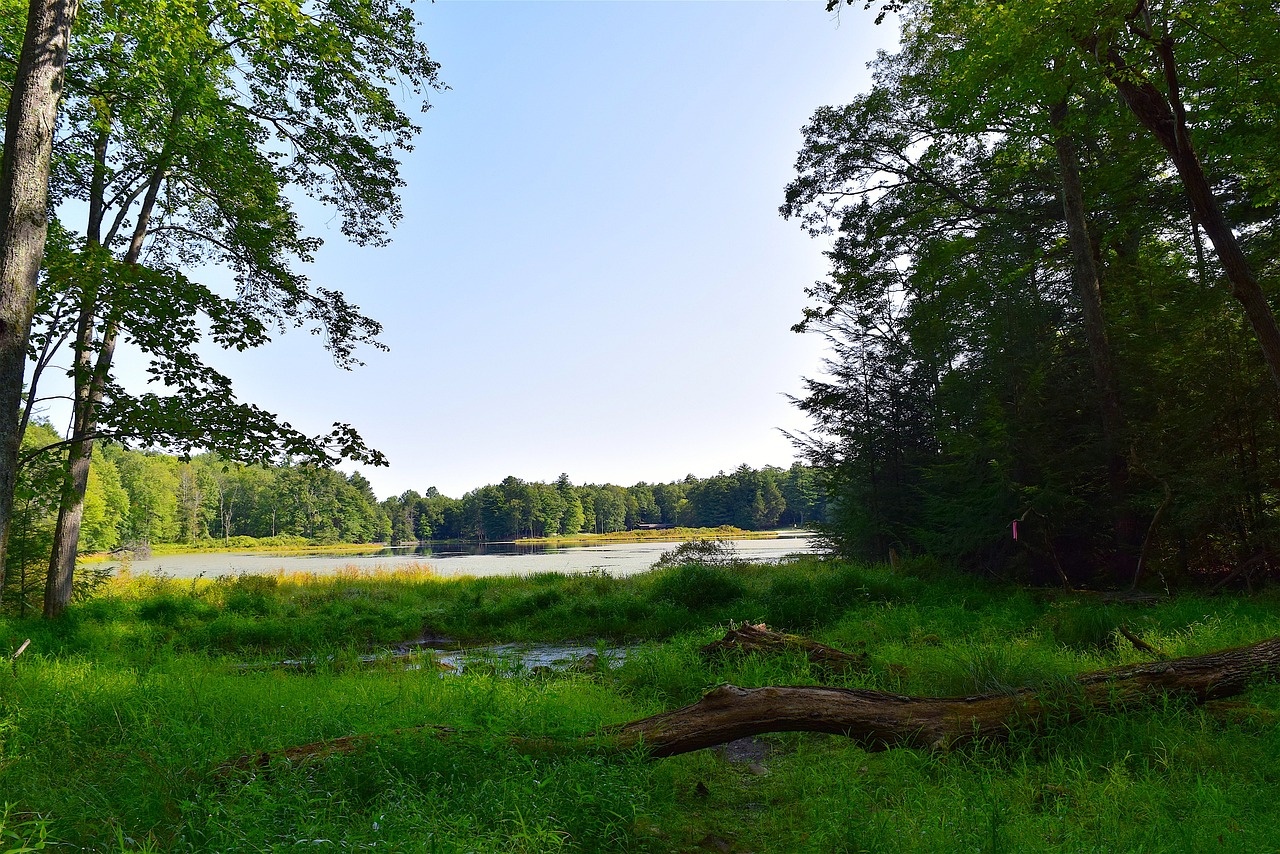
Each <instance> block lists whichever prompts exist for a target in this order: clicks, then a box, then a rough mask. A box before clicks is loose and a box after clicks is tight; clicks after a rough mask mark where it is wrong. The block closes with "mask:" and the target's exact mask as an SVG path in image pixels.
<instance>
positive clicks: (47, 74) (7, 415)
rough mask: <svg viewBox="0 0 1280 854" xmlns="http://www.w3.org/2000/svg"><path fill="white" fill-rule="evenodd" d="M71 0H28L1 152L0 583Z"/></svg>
mask: <svg viewBox="0 0 1280 854" xmlns="http://www.w3.org/2000/svg"><path fill="white" fill-rule="evenodd" d="M76 11H77V2H76V0H30V3H29V5H28V7H27V26H26V32H25V35H24V36H23V41H22V53H21V55H20V56H19V58H18V67H17V69H16V71H15V74H14V80H13V89H12V91H11V93H10V97H9V109H8V112H7V114H6V116H5V136H4V156H3V159H2V160H0V590H3V582H4V557H5V547H6V545H7V543H8V539H9V528H10V523H11V521H12V513H13V490H14V487H15V485H16V483H17V474H18V450H19V447H20V445H21V442H22V437H21V434H20V433H19V432H18V420H19V419H18V413H19V410H20V408H21V405H22V380H23V374H24V372H25V367H26V361H27V341H28V338H29V336H30V334H31V317H32V315H33V314H34V312H35V300H36V282H37V280H38V277H39V274H40V264H41V262H42V261H43V259H44V245H45V238H46V236H47V234H48V208H49V164H50V158H51V157H52V152H53V127H54V122H55V120H56V118H57V113H58V101H59V99H60V97H61V95H62V78H63V70H64V69H65V67H66V62H67V45H68V42H69V40H70V37H71V26H72V24H73V23H74V21H75V17H76Z"/></svg>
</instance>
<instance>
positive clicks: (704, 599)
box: [650, 563, 746, 611]
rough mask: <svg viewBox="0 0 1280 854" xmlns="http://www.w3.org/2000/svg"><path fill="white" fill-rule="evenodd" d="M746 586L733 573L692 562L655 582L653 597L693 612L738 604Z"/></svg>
mask: <svg viewBox="0 0 1280 854" xmlns="http://www.w3.org/2000/svg"><path fill="white" fill-rule="evenodd" d="M745 593H746V586H745V585H744V584H743V583H742V582H741V581H740V580H739V579H737V578H735V577H734V576H733V574H732V573H730V572H729V570H726V569H722V568H720V567H717V566H706V565H705V564H700V563H688V564H684V565H683V566H676V567H674V568H672V569H668V570H665V571H663V572H662V573H661V574H660V575H659V576H658V577H657V579H655V581H654V583H653V588H652V590H651V592H650V596H651V597H652V598H653V600H654V601H656V602H668V603H670V604H672V605H680V606H681V607H684V608H688V609H690V610H694V611H696V610H701V609H703V608H709V607H712V606H714V605H727V604H729V603H730V602H736V601H737V600H739V599H741V598H742V597H743V595H744V594H745Z"/></svg>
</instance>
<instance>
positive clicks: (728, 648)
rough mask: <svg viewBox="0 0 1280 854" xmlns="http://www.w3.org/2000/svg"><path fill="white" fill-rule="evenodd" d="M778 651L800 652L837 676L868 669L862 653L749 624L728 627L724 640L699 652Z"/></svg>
mask: <svg viewBox="0 0 1280 854" xmlns="http://www.w3.org/2000/svg"><path fill="white" fill-rule="evenodd" d="M779 652H792V653H800V654H801V655H803V656H804V657H805V658H807V659H809V662H810V663H812V664H816V665H819V666H821V667H825V668H827V669H828V670H832V671H835V672H837V673H848V672H851V671H860V670H866V669H867V654H866V653H865V652H864V653H857V654H854V653H850V652H845V651H843V650H839V649H836V648H835V647H833V646H827V645H826V644H821V643H818V642H817V641H812V640H809V639H808V638H803V637H800V636H799V635H788V634H784V633H783V632H775V631H773V630H771V629H769V628H767V627H766V626H756V625H752V624H751V623H744V624H743V625H741V626H734V627H731V628H730V629H729V630H728V631H727V632H725V634H724V637H723V638H721V639H720V640H718V641H712V642H711V643H709V644H707V645H706V646H704V647H703V648H702V649H701V653H702V655H703V656H704V657H708V658H709V657H713V656H716V655H724V654H726V653H733V654H750V653H757V654H760V655H770V654H775V653H779Z"/></svg>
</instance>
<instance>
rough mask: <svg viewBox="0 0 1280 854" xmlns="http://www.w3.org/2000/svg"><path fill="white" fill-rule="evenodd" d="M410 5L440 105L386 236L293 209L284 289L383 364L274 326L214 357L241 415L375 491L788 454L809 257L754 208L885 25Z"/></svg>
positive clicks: (639, 5)
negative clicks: (294, 271)
mask: <svg viewBox="0 0 1280 854" xmlns="http://www.w3.org/2000/svg"><path fill="white" fill-rule="evenodd" d="M415 8H416V11H417V14H418V17H419V20H420V28H419V31H420V33H421V36H422V38H423V40H424V41H425V42H426V44H427V46H428V48H429V50H430V52H431V54H432V56H433V58H434V59H436V60H437V61H438V62H440V64H441V69H440V76H441V79H442V80H443V81H444V82H445V83H446V84H447V85H448V87H449V89H448V90H447V91H443V92H437V93H433V94H432V95H431V104H432V106H431V109H430V110H429V111H428V112H427V113H426V114H424V115H421V116H419V117H418V123H419V124H420V125H421V127H422V133H421V135H420V137H419V138H418V140H417V143H416V145H415V148H414V150H413V151H412V152H409V153H407V154H405V155H404V157H403V177H404V179H405V182H406V186H405V187H404V190H403V202H404V219H403V221H402V222H401V223H400V224H399V226H398V228H397V229H396V231H395V233H394V234H393V240H392V243H391V244H390V245H389V246H387V247H379V248H361V247H356V246H353V245H351V244H348V243H346V242H345V241H344V240H343V238H342V235H341V233H340V232H339V230H338V224H337V221H336V220H335V219H334V218H333V217H332V215H331V214H329V213H327V212H325V211H323V210H322V209H320V208H318V207H317V206H314V205H306V206H303V209H302V212H303V221H304V222H305V223H306V224H307V225H308V226H309V227H310V229H311V231H312V233H314V234H316V235H317V236H319V237H321V238H323V239H324V240H325V245H324V247H323V248H322V249H321V251H320V252H319V253H318V255H317V258H316V262H315V264H314V265H313V268H312V269H310V270H308V271H307V274H308V275H309V277H310V278H311V280H312V282H313V283H314V284H316V285H320V286H324V287H330V288H334V287H336V288H338V289H340V290H342V291H343V292H344V293H345V294H346V295H347V297H348V299H350V300H351V301H352V302H354V303H356V304H357V305H359V306H360V307H361V308H362V309H363V310H364V311H365V313H367V314H369V315H371V316H372V317H374V318H375V319H377V320H378V321H380V322H381V323H382V324H383V326H384V331H383V335H382V341H383V342H384V343H385V344H386V345H387V346H388V348H389V351H388V352H385V353H384V352H377V351H366V352H364V353H363V354H362V358H363V360H364V362H365V365H364V366H363V367H358V368H356V369H354V370H353V371H350V372H347V371H343V370H341V369H338V368H336V367H335V366H334V365H333V362H332V359H331V358H330V357H329V356H328V354H327V353H326V352H325V351H324V349H323V348H322V347H321V345H320V339H318V338H315V337H313V336H309V335H307V334H305V332H302V331H299V332H293V333H290V334H287V335H284V336H282V337H280V338H278V339H277V340H275V341H274V342H272V343H271V344H269V345H267V346H266V347H264V348H261V349H260V350H257V351H253V352H249V353H245V354H226V353H218V354H216V355H214V356H211V357H210V361H211V362H212V363H213V364H215V365H216V366H217V367H219V368H220V369H222V370H224V371H225V372H226V373H227V374H229V375H230V376H231V377H232V378H233V379H234V380H235V381H236V387H237V390H238V392H239V396H240V398H241V399H242V400H246V401H249V402H253V403H257V404H259V405H261V406H263V407H265V408H267V409H268V410H270V411H273V412H276V413H277V414H279V415H280V416H281V417H282V418H283V419H284V420H286V421H289V422H290V423H291V424H293V425H294V426H295V427H298V428H300V429H303V430H305V431H307V432H312V433H319V432H327V430H328V428H329V425H330V424H331V423H332V422H334V421H342V422H348V423H351V424H352V425H354V426H355V427H356V428H357V430H359V432H360V433H361V434H362V435H363V436H364V438H365V440H366V441H367V442H368V443H369V444H370V445H371V446H373V447H376V448H378V449H379V450H381V451H382V452H383V453H385V454H386V455H387V457H388V458H389V460H390V466H389V467H388V468H383V469H372V468H369V467H361V468H360V469H359V470H360V471H361V472H362V473H363V474H364V475H365V476H366V477H368V478H369V480H370V481H371V482H372V484H373V487H374V490H375V492H376V493H377V494H378V496H379V497H380V498H381V497H386V496H388V495H391V494H400V493H401V492H403V491H404V490H406V489H416V490H418V491H419V492H421V491H425V490H426V489H427V488H428V487H430V486H435V487H437V488H438V489H440V491H441V492H443V493H445V494H447V495H451V496H454V497H458V496H461V495H462V494H463V493H464V492H466V491H468V490H470V489H474V488H476V487H479V486H483V485H485V484H487V483H496V482H498V481H500V480H502V478H504V477H506V476H507V475H515V476H516V477H520V478H523V479H525V480H542V481H550V480H553V479H555V478H556V477H557V476H558V475H559V474H560V473H561V472H566V473H567V474H568V475H569V477H570V479H571V480H572V481H573V482H574V483H606V482H609V483H617V484H622V485H630V484H633V483H636V482H638V481H641V480H644V481H648V482H651V483H652V482H661V481H670V480H674V479H678V478H682V477H684V476H685V475H686V474H694V475H697V476H699V477H706V476H710V475H713V474H715V473H716V472H717V471H720V470H725V471H729V470H732V469H734V468H736V467H737V466H738V465H740V464H742V463H746V464H748V465H750V466H752V467H760V466H763V465H779V466H787V465H790V464H791V462H792V461H793V460H794V459H795V451H794V448H793V447H792V445H791V443H790V441H789V440H788V439H787V437H786V436H785V435H784V434H783V432H782V430H789V431H797V430H803V429H805V427H806V423H805V419H804V417H803V415H802V414H801V413H800V412H799V411H798V410H796V408H795V407H794V406H793V405H792V404H791V403H789V402H788V399H787V395H798V394H800V393H801V391H802V386H801V378H802V377H803V376H806V375H808V376H814V375H818V374H820V372H821V360H822V357H823V350H824V347H823V342H822V341H821V339H820V338H819V337H817V336H814V335H798V334H796V333H794V332H791V331H790V327H791V326H792V324H794V323H795V322H797V321H798V320H799V319H800V317H801V312H802V309H803V307H804V305H805V295H804V289H805V287H806V286H808V285H810V284H811V283H812V282H813V281H814V280H816V279H819V278H822V277H823V275H824V272H825V266H826V265H825V259H824V258H823V255H822V251H823V249H824V244H823V243H822V242H821V241H817V240H813V239H810V238H809V237H808V236H807V235H806V234H805V233H804V232H803V231H802V229H801V228H800V227H799V225H798V224H797V223H795V222H787V221H785V220H783V219H782V218H781V217H780V216H779V214H778V206H779V205H780V204H781V203H782V196H783V188H784V187H785V186H786V184H787V182H788V181H789V180H790V179H791V178H792V176H793V175H794V163H795V156H796V152H797V151H798V149H799V147H800V142H801V136H800V128H801V127H802V125H803V124H804V122H805V121H806V120H807V119H808V117H809V116H810V115H811V114H812V112H813V111H814V109H816V108H817V107H819V106H822V105H824V104H841V103H845V102H847V101H849V100H850V99H852V98H853V97H854V96H855V95H856V94H858V93H859V92H861V91H864V90H865V89H866V88H867V86H868V84H869V79H870V78H869V73H868V71H867V69H866V64H867V63H868V62H869V61H870V60H871V59H872V58H873V57H874V54H875V51H876V50H877V49H892V47H893V45H894V43H895V40H896V31H895V30H894V29H893V27H892V25H891V24H888V23H886V24H885V25H883V26H880V27H876V26H874V24H873V13H869V12H864V11H863V10H862V9H861V4H859V5H857V6H853V7H846V8H845V10H844V11H843V12H842V13H841V15H840V16H839V17H836V16H834V15H833V14H831V13H828V12H826V11H825V10H824V8H823V4H822V3H821V2H783V0H779V2H683V1H682V0H668V1H667V2H657V0H650V2H611V1H610V0H579V2H478V0H442V2H436V3H432V4H426V3H419V4H418V5H417V6H416V7H415ZM122 367H124V369H125V370H126V371H127V370H128V367H127V365H122ZM345 468H346V469H347V470H351V467H350V466H347V467H345Z"/></svg>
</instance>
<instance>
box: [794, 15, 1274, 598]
mask: <svg viewBox="0 0 1280 854" xmlns="http://www.w3.org/2000/svg"><path fill="white" fill-rule="evenodd" d="M830 5H831V7H832V8H835V7H836V6H837V4H836V3H835V2H832V3H831V4H830ZM893 11H899V12H900V13H901V15H902V18H901V20H902V24H903V28H904V29H903V40H902V44H901V46H900V49H899V50H898V51H896V52H894V53H887V54H882V55H881V56H880V57H879V58H878V59H877V60H876V61H875V63H874V64H873V66H872V70H873V72H874V83H873V85H872V86H871V87H870V89H869V90H868V91H866V92H865V93H863V94H861V95H859V96H858V97H857V98H855V99H853V100H851V101H850V102H849V103H847V104H843V105H839V106H828V107H823V108H821V109H819V110H817V111H816V112H815V113H814V114H813V116H812V118H811V120H810V121H809V123H808V124H807V125H806V126H805V128H804V144H803V147H802V149H801V152H800V155H799V158H798V160H797V163H796V177H795V179H794V180H793V181H792V182H791V183H790V184H789V185H788V187H787V189H786V201H785V204H784V205H783V206H782V209H781V211H782V214H783V215H784V216H786V217H788V218H790V219H792V220H794V221H796V222H798V223H799V224H800V225H801V226H802V227H803V228H805V229H807V230H808V231H809V232H810V233H812V234H813V235H815V236H817V237H820V238H822V239H823V240H824V241H830V245H831V249H830V251H829V253H828V257H829V259H830V261H831V268H830V271H831V272H830V277H829V278H828V279H827V280H825V281H823V282H820V283H818V284H817V285H815V286H813V287H812V288H811V289H810V290H809V297H810V305H809V307H808V308H807V309H805V312H804V315H803V317H802V319H801V320H800V323H799V324H798V325H797V327H796V328H797V329H798V330H800V331H807V332H809V333H812V334H818V335H823V336H826V338H827V340H828V341H829V342H830V345H831V356H830V358H829V360H828V363H827V366H826V367H827V370H826V372H825V373H824V374H822V375H817V376H814V377H812V378H811V379H809V380H808V381H807V392H806V393H805V394H804V395H803V397H802V399H801V400H800V401H799V405H800V406H801V408H802V409H803V410H804V411H805V412H807V413H809V414H810V415H811V416H812V417H813V419H814V424H815V430H814V431H813V433H812V434H811V435H810V436H808V437H801V441H802V443H803V444H804V446H805V448H806V453H807V455H808V459H809V461H810V462H811V463H812V464H814V465H815V466H817V467H818V468H819V469H820V470H821V471H822V472H823V473H824V475H825V477H826V482H827V484H828V486H829V488H830V490H831V493H832V496H833V507H834V508H835V510H834V514H835V519H834V526H835V527H834V529H833V531H834V534H835V536H836V537H837V538H838V541H839V543H840V547H841V550H842V552H843V553H844V554H846V555H849V556H857V557H863V558H867V557H869V558H873V559H883V558H884V555H885V554H886V553H887V551H888V549H890V548H895V549H896V550H898V551H900V552H913V553H918V554H930V555H934V556H937V557H940V558H942V559H945V560H949V561H953V562H955V563H956V564H957V565H962V566H966V567H969V568H971V569H974V570H977V571H980V572H995V573H998V574H1008V575H1010V576H1011V577H1015V578H1020V579H1023V580H1033V581H1036V582H1039V583H1046V582H1047V583H1055V584H1066V585H1068V586H1070V585H1080V584H1083V585H1102V586H1138V585H1140V584H1141V583H1142V582H1143V581H1144V580H1145V579H1148V578H1154V577H1156V576H1159V577H1160V578H1163V579H1164V582H1163V583H1164V584H1165V585H1167V586H1176V585H1180V584H1201V583H1217V582H1220V581H1223V580H1224V579H1226V578H1228V577H1230V578H1231V579H1232V580H1233V582H1234V583H1238V584H1241V585H1245V584H1248V583H1249V579H1250V578H1262V577H1263V576H1266V575H1269V574H1271V573H1273V572H1274V571H1276V569H1277V568H1280V563H1278V562H1277V561H1278V560H1280V550H1278V549H1280V539H1278V537H1280V527H1278V522H1280V505H1277V498H1278V497H1280V496H1278V494H1277V492H1276V490H1275V488H1274V485H1275V483H1276V482H1277V480H1278V479H1280V432H1278V431H1277V427H1278V425H1280V420H1278V419H1277V411H1280V410H1278V407H1277V403H1278V397H1277V391H1278V383H1280V360H1278V359H1277V353H1278V352H1280V351H1277V349H1276V344H1277V342H1280V337H1277V331H1276V321H1275V317H1274V312H1273V310H1272V308H1271V307H1270V305H1271V303H1272V302H1273V301H1274V298H1275V293H1276V289H1277V287H1280V260H1278V259H1280V137H1278V136H1277V134H1276V130H1275V129H1276V127H1277V121H1278V120H1280V73H1278V71H1280V28H1277V27H1276V26H1275V25H1274V23H1275V21H1276V14H1277V11H1276V7H1275V5H1274V4H1268V3H1261V2H1259V3H1241V4H1217V3H1195V2H1167V3H1145V2H1138V3H1136V4H1131V5H1130V6H1124V7H1121V6H1120V5H1117V4H1111V3H1102V2H1072V3H1059V4H1035V3H1011V4H1003V5H999V6H996V7H992V8H989V9H988V8H987V7H985V6H983V5H982V4H970V3H950V2H927V3H926V2H908V3H889V4H886V5H885V6H884V7H883V8H882V10H881V17H883V15H884V14H886V13H888V12H893ZM846 14H848V13H847V12H846ZM1260 21H1266V22H1267V23H1260Z"/></svg>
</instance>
